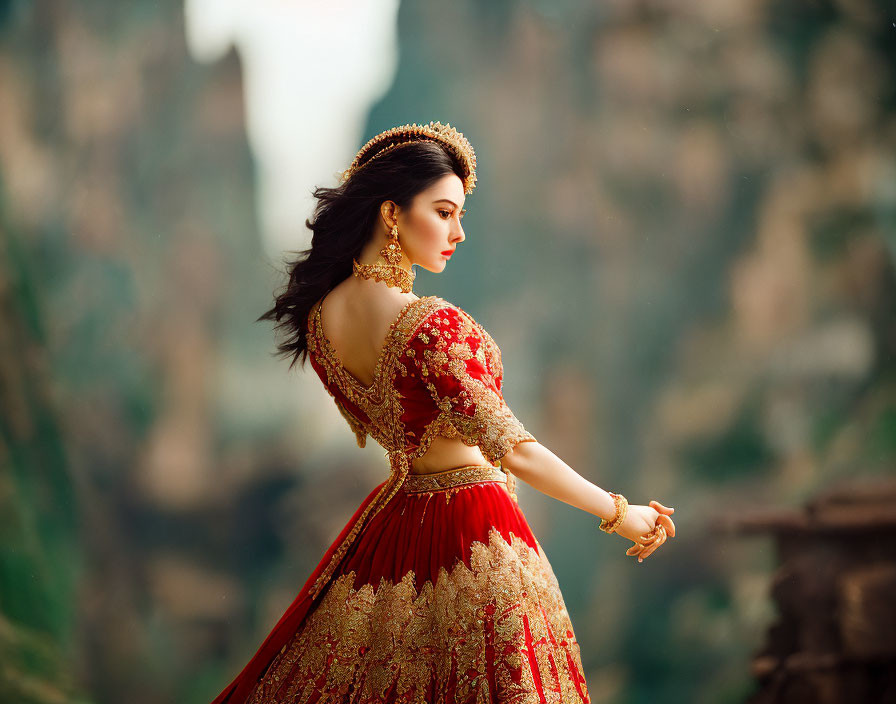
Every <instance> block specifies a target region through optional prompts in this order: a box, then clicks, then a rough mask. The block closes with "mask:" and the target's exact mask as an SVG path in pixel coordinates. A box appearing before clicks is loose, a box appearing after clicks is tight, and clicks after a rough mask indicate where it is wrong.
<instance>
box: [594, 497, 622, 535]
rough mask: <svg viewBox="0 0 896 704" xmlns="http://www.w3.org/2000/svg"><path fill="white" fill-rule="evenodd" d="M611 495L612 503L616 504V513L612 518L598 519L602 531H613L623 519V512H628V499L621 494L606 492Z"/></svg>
mask: <svg viewBox="0 0 896 704" xmlns="http://www.w3.org/2000/svg"><path fill="white" fill-rule="evenodd" d="M607 493H608V494H609V495H610V496H612V497H613V504H614V505H615V506H616V515H614V516H613V518H612V519H610V520H607V519H606V518H601V519H600V526H599V527H600V529H601V530H602V531H603V532H604V533H613V532H614V531H615V530H616V529H617V528H619V526H621V525H622V522H623V521H624V520H625V514H627V513H628V500H627V499H626V498H625V497H624V496H623V495H622V494H616V493H614V492H612V491H609V492H607Z"/></svg>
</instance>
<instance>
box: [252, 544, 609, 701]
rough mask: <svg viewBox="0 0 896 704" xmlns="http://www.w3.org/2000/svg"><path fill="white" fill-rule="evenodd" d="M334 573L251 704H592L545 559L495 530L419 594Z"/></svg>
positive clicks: (408, 585)
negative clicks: (349, 703)
mask: <svg viewBox="0 0 896 704" xmlns="http://www.w3.org/2000/svg"><path fill="white" fill-rule="evenodd" d="M356 577H357V574H356V573H355V572H354V571H348V572H346V573H344V574H340V575H338V576H336V577H335V578H334V579H333V581H332V582H331V583H330V584H329V585H328V588H327V590H326V591H325V592H324V594H323V596H322V597H321V601H320V604H319V606H318V607H317V608H316V609H315V610H314V611H313V612H312V613H311V615H310V616H309V617H308V618H307V619H306V621H305V622H304V623H303V624H302V627H301V628H300V629H298V630H297V631H296V633H295V635H293V636H292V638H291V639H290V640H289V641H288V642H287V643H286V645H285V646H284V647H283V649H282V650H281V651H280V653H279V654H278V655H277V656H276V657H275V658H274V659H273V661H272V662H271V665H270V667H269V670H268V673H269V674H268V675H267V676H266V677H264V678H263V679H262V680H261V681H260V682H259V683H258V684H257V685H256V686H255V689H254V691H253V692H251V694H250V695H249V697H248V702H249V704H262V703H264V704H281V703H282V704H285V703H286V702H289V703H290V704H298V703H300V702H311V701H316V702H324V701H327V702H347V701H352V702H356V703H357V704H375V703H380V702H385V701H394V702H407V703H410V702H415V703H416V702H420V703H422V702H448V701H451V702H455V701H456V702H469V704H474V702H475V703H477V704H485V703H486V702H493V701H498V700H500V701H506V702H511V701H512V702H519V703H520V704H522V703H523V702H542V703H543V704H573V702H575V704H587V702H590V701H591V699H590V696H589V693H588V688H587V685H586V683H585V678H584V675H583V674H582V673H583V667H582V660H581V649H580V646H579V643H578V639H577V638H576V634H575V631H574V630H573V624H572V621H571V620H570V616H569V611H568V610H567V608H566V604H565V602H564V599H563V595H562V593H561V591H560V586H559V584H558V582H557V578H556V576H555V574H554V571H553V568H552V566H551V563H550V561H549V560H548V557H547V555H546V554H545V553H544V551H543V549H542V547H541V545H540V544H538V543H537V541H536V546H535V547H531V546H529V545H528V544H526V542H525V541H524V540H523V539H522V538H519V537H517V536H516V535H514V534H513V533H511V534H510V537H509V538H505V537H504V536H502V535H501V534H500V533H499V532H498V531H497V530H496V529H494V528H493V529H491V530H490V531H489V535H488V539H487V540H484V541H479V540H476V541H474V542H473V543H472V547H471V554H470V558H469V560H468V561H463V560H458V561H457V562H455V563H454V564H453V565H450V566H448V567H442V568H440V569H439V572H438V575H437V576H436V577H435V578H434V579H433V580H432V581H430V580H426V581H425V582H423V584H422V585H420V586H419V588H418V587H417V586H416V585H415V577H416V574H415V572H414V571H413V570H409V571H408V572H406V573H405V574H404V575H403V576H401V577H400V578H398V579H396V580H395V581H394V582H393V581H391V580H388V579H385V578H383V579H382V580H380V581H379V582H378V583H376V584H364V585H359V586H357V587H356V585H355V581H356Z"/></svg>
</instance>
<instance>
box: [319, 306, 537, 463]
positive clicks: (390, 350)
mask: <svg viewBox="0 0 896 704" xmlns="http://www.w3.org/2000/svg"><path fill="white" fill-rule="evenodd" d="M320 307H321V302H320V301H318V302H317V303H316V304H315V305H314V306H313V307H312V309H311V312H310V314H309V316H308V331H307V334H306V339H307V342H308V352H309V356H308V359H309V361H310V362H311V365H312V367H313V368H314V370H315V371H316V372H317V374H318V376H319V377H320V379H321V381H322V382H323V384H324V386H325V387H326V389H327V391H328V392H329V394H330V395H331V396H332V397H333V400H334V401H335V403H336V406H337V407H338V408H339V411H340V412H341V414H342V416H343V417H344V418H345V420H346V421H347V422H348V424H349V426H350V427H351V429H352V430H353V431H354V433H355V437H356V438H357V442H358V445H359V446H360V447H364V446H365V443H366V440H367V435H368V434H369V435H370V436H371V437H373V438H374V439H375V440H376V441H377V442H378V443H379V444H380V445H382V446H383V447H384V448H386V450H387V451H388V452H389V453H390V454H391V453H401V454H403V455H404V456H405V457H406V458H407V459H408V461H409V460H410V459H413V458H416V457H419V456H421V455H422V454H423V453H425V452H426V450H427V449H428V448H429V445H430V444H431V443H432V440H433V438H434V437H435V436H436V435H442V436H445V437H449V438H460V439H461V440H462V441H463V442H464V443H465V444H467V445H471V446H473V445H478V446H479V448H480V449H481V450H482V453H483V454H484V455H485V457H486V458H488V460H489V461H490V462H492V463H493V464H494V463H496V462H497V461H498V460H499V459H500V458H501V457H502V456H504V455H505V454H506V453H507V452H508V451H509V450H510V449H511V448H512V447H513V446H514V445H515V444H517V443H519V442H522V441H525V440H535V438H534V436H532V434H531V433H529V432H528V431H527V430H526V429H525V428H524V427H523V424H522V423H521V422H520V421H519V420H518V419H517V418H516V417H515V416H514V415H513V413H512V412H511V411H510V408H508V406H507V404H506V403H505V402H504V397H503V395H502V392H501V386H502V383H503V376H504V370H503V366H502V364H501V350H500V349H499V348H498V345H497V344H496V343H495V341H494V340H493V339H492V337H491V336H490V335H489V334H488V332H486V330H485V329H484V328H483V327H482V326H481V325H479V323H477V322H476V321H475V320H474V319H473V318H472V316H470V315H469V314H468V313H467V312H466V311H464V310H462V309H461V308H459V307H458V306H455V305H453V304H451V303H449V302H448V301H446V300H444V299H443V298H440V297H438V296H423V297H421V298H417V299H414V300H412V301H410V302H409V303H407V304H406V305H405V306H404V308H402V310H401V311H400V313H399V314H398V316H397V317H396V319H395V320H394V321H393V322H392V324H391V325H390V328H389V332H388V333H387V335H386V340H385V343H384V345H383V347H382V350H381V352H380V356H379V358H378V360H377V362H376V366H375V368H374V374H373V382H372V383H371V384H370V385H369V386H367V385H365V384H363V383H361V381H360V380H358V379H357V378H356V377H355V376H354V375H352V374H351V373H350V372H349V371H348V370H346V369H345V367H343V366H342V364H341V363H340V361H339V359H338V357H337V356H336V352H335V350H334V349H333V346H332V345H331V344H330V342H329V340H328V339H327V338H326V336H325V335H324V334H323V330H322V327H321V319H320Z"/></svg>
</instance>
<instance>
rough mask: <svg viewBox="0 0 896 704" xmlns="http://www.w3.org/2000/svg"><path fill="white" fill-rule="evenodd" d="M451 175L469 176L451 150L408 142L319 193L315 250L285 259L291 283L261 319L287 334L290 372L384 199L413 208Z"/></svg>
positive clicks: (309, 223) (282, 347)
mask: <svg viewBox="0 0 896 704" xmlns="http://www.w3.org/2000/svg"><path fill="white" fill-rule="evenodd" d="M448 174H456V175H457V176H458V177H459V178H461V179H463V178H464V170H463V167H462V165H461V164H460V163H459V162H458V161H457V159H456V158H455V157H454V156H453V155H452V154H451V153H450V152H449V151H448V150H447V149H445V148H444V147H442V146H441V145H440V144H439V143H438V142H433V141H420V142H409V143H406V144H402V145H401V146H400V147H396V148H394V149H392V150H390V151H388V152H384V153H383V154H382V155H380V156H377V157H376V158H375V159H372V160H371V161H370V162H369V163H366V164H365V165H364V166H363V168H361V169H359V170H358V171H356V172H355V173H354V174H353V175H352V177H351V178H350V179H349V180H348V181H346V182H345V183H342V184H340V185H339V186H336V187H334V188H327V187H322V186H319V187H317V188H315V189H314V191H313V196H314V197H315V198H316V199H317V201H318V202H317V205H316V206H315V207H314V215H313V219H312V220H306V221H305V226H306V227H307V228H308V229H310V230H311V231H312V232H313V233H314V234H313V235H312V236H311V247H310V248H309V249H306V250H302V251H300V252H298V256H296V257H295V258H294V259H292V260H287V261H286V272H285V273H286V275H287V276H288V282H287V283H286V284H285V286H284V287H283V289H282V290H281V291H280V292H279V293H277V294H275V297H274V306H273V307H272V308H271V309H270V310H268V311H266V312H265V313H263V314H262V315H261V316H259V317H258V319H257V321H256V322H259V321H262V320H275V321H277V325H276V326H275V330H281V329H282V330H283V331H284V333H283V340H282V341H281V342H280V343H278V345H277V352H276V353H275V354H276V355H277V356H278V357H289V356H291V357H292V361H291V362H290V365H289V368H290V369H292V367H293V365H295V363H296V362H297V361H298V360H300V359H301V363H302V365H304V363H305V359H306V358H307V356H308V348H307V344H306V340H305V335H306V333H307V331H308V313H309V312H310V311H311V307H312V306H313V305H314V304H315V303H316V302H317V301H318V300H320V299H321V298H323V297H324V296H325V295H326V294H327V293H328V292H329V291H331V290H332V289H333V288H334V287H335V286H336V285H337V284H338V283H340V282H341V281H343V280H344V279H346V278H347V277H349V276H351V275H352V259H353V258H355V257H358V256H359V255H360V253H361V250H362V249H363V248H364V245H365V244H367V242H368V240H369V239H370V238H371V237H372V236H373V233H374V225H375V224H376V219H377V217H378V215H379V209H380V205H382V203H383V201H386V200H391V201H394V202H395V203H396V205H398V206H400V207H402V208H406V207H409V206H410V204H411V201H412V200H413V199H414V197H415V196H416V195H417V194H418V193H420V192H421V191H424V190H426V189H427V188H429V187H430V186H431V185H432V184H433V183H435V182H436V181H438V180H439V179H440V178H442V177H444V176H447V175H448ZM292 253H293V254H296V252H292Z"/></svg>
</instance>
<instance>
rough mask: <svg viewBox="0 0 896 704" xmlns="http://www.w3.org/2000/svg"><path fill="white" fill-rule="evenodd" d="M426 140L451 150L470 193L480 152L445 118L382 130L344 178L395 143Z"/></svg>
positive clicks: (474, 181)
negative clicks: (445, 123)
mask: <svg viewBox="0 0 896 704" xmlns="http://www.w3.org/2000/svg"><path fill="white" fill-rule="evenodd" d="M426 140H430V141H434V142H439V143H440V144H443V145H445V146H446V147H448V149H449V150H451V153H452V154H454V156H455V157H456V158H457V160H458V161H459V162H460V163H461V165H462V167H463V170H464V178H463V182H464V193H465V194H466V195H470V193H472V192H473V188H475V186H476V153H475V152H474V151H473V145H472V144H470V142H469V140H468V139H467V138H466V137H464V135H463V133H462V132H458V131H457V130H456V129H454V128H453V127H452V126H451V124H450V123H449V124H447V125H443V124H442V123H441V122H430V123H429V124H428V125H418V124H417V123H416V122H415V123H414V124H412V125H401V126H400V127H393V128H392V129H388V130H386V131H385V132H380V134H378V135H377V136H376V137H374V138H373V139H371V140H370V141H369V142H367V144H365V145H364V146H363V147H361V150H360V151H359V152H358V154H357V156H355V159H354V161H353V162H352V165H351V166H350V167H348V169H346V170H345V171H343V172H342V180H343V181H348V180H349V179H350V178H351V177H352V175H353V174H354V173H355V172H356V171H358V169H360V168H362V167H363V166H364V165H365V164H369V163H370V162H371V161H372V160H374V159H376V158H377V157H378V156H380V155H381V154H385V153H386V152H388V151H390V150H392V149H394V148H395V147H399V146H401V145H403V144H410V143H411V142H423V141H426Z"/></svg>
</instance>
